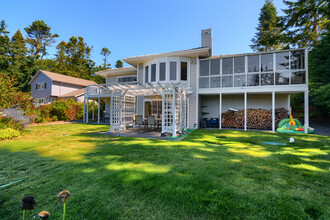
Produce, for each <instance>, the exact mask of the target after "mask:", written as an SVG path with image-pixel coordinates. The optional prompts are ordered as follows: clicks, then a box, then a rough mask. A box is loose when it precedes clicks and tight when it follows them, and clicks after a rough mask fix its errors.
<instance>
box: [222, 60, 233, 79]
mask: <svg viewBox="0 0 330 220" xmlns="http://www.w3.org/2000/svg"><path fill="white" fill-rule="evenodd" d="M228 74H233V58H226V59H222V75H228Z"/></svg>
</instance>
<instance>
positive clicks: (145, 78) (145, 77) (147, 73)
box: [144, 66, 149, 83]
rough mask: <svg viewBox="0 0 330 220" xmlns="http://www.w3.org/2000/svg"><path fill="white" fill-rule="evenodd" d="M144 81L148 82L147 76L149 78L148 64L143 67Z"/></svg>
mask: <svg viewBox="0 0 330 220" xmlns="http://www.w3.org/2000/svg"><path fill="white" fill-rule="evenodd" d="M144 70H145V71H144V82H145V83H147V82H148V80H149V79H148V78H149V66H146V67H145V68H144Z"/></svg>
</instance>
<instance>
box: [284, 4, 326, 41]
mask: <svg viewBox="0 0 330 220" xmlns="http://www.w3.org/2000/svg"><path fill="white" fill-rule="evenodd" d="M284 4H285V5H286V6H287V7H288V8H287V9H283V12H284V13H285V16H283V21H284V22H285V29H286V32H287V40H288V41H289V42H290V44H291V45H292V46H293V47H306V46H314V45H315V44H316V43H317V41H318V40H319V38H320V36H321V35H322V33H324V32H326V30H327V28H328V30H329V25H330V24H329V22H330V21H329V20H330V7H329V0H298V1H287V0H284Z"/></svg>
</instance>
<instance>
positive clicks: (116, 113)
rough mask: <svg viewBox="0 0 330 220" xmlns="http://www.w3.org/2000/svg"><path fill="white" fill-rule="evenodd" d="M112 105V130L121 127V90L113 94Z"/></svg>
mask: <svg viewBox="0 0 330 220" xmlns="http://www.w3.org/2000/svg"><path fill="white" fill-rule="evenodd" d="M111 98H112V101H111V102H112V106H111V108H112V109H111V110H112V111H111V110H110V114H111V116H112V117H111V131H113V130H114V129H121V113H122V112H121V111H122V108H121V106H122V95H121V93H120V92H114V93H112V95H111Z"/></svg>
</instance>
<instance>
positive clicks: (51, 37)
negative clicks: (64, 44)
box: [24, 20, 59, 60]
mask: <svg viewBox="0 0 330 220" xmlns="http://www.w3.org/2000/svg"><path fill="white" fill-rule="evenodd" d="M50 29H51V28H50V27H49V26H48V25H47V24H46V23H45V22H44V21H43V20H37V21H34V22H33V23H32V25H30V26H29V27H26V28H24V30H25V31H26V33H27V34H28V37H27V40H26V42H27V43H28V44H30V46H31V52H32V54H34V55H35V57H36V59H37V60H38V59H40V58H43V57H44V56H45V55H47V49H46V48H47V47H49V46H52V45H53V44H54V43H55V42H56V40H55V38H56V37H58V36H59V35H58V34H51V33H50Z"/></svg>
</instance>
